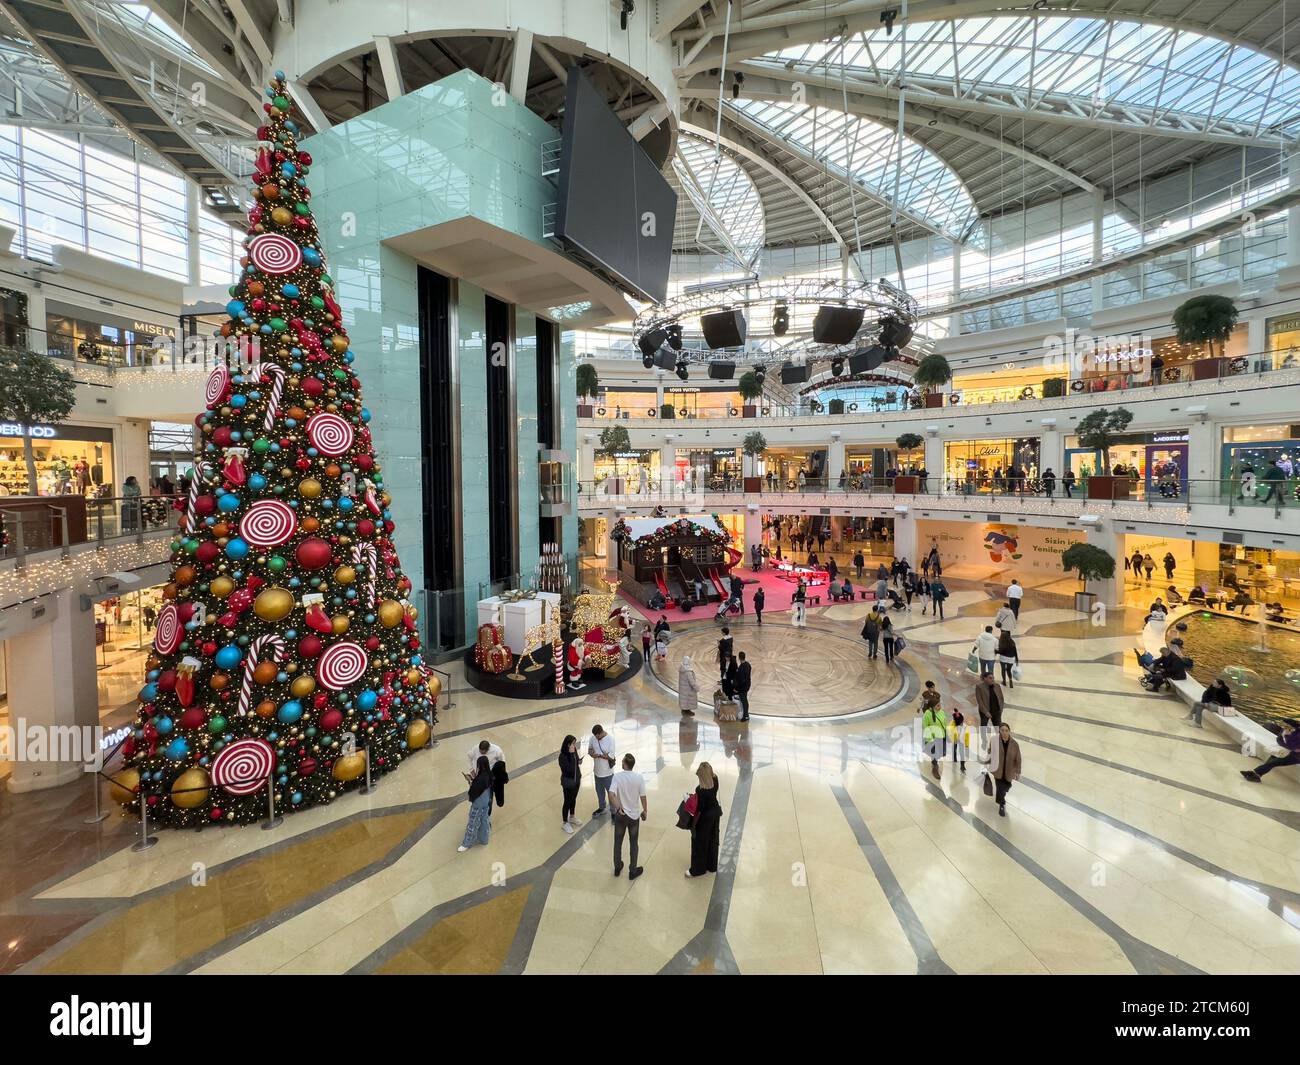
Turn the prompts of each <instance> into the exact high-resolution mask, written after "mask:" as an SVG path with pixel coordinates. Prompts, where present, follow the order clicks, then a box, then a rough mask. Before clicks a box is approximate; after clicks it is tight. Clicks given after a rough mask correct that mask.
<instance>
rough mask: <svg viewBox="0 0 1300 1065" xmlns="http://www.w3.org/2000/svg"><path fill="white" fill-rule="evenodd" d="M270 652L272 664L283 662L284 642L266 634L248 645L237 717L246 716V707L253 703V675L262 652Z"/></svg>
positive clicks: (277, 637)
mask: <svg viewBox="0 0 1300 1065" xmlns="http://www.w3.org/2000/svg"><path fill="white" fill-rule="evenodd" d="M268 648H269V650H270V656H269V657H270V660H271V661H272V662H283V661H284V640H282V639H281V638H280V637H279V636H275V635H272V634H267V635H265V636H259V637H257V639H255V640H254V641H253V642H252V643H250V644H249V645H248V654H246V655H245V656H244V680H243V683H242V684H241V685H240V686H239V716H240V717H246V716H247V715H248V707H249V705H250V704H251V703H252V701H253V674H254V673H255V672H256V671H257V666H258V663H259V662H260V661H261V659H262V652H263V651H265V650H267V649H268Z"/></svg>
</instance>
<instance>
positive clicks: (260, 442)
mask: <svg viewBox="0 0 1300 1065" xmlns="http://www.w3.org/2000/svg"><path fill="white" fill-rule="evenodd" d="M253 450H254V451H256V452H257V453H258V454H259V455H261V454H264V453H266V452H267V451H270V450H271V441H269V440H267V439H265V438H263V437H260V436H259V437H258V438H257V439H256V440H254V441H253Z"/></svg>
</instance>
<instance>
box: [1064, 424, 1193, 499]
mask: <svg viewBox="0 0 1300 1065" xmlns="http://www.w3.org/2000/svg"><path fill="white" fill-rule="evenodd" d="M1187 447H1188V444H1187V430H1186V429H1168V430H1161V431H1157V432H1153V433H1128V434H1125V435H1123V436H1117V437H1115V439H1114V441H1113V442H1112V443H1111V445H1110V464H1111V468H1110V470H1109V471H1108V472H1110V473H1112V474H1120V473H1128V475H1129V479H1130V482H1131V483H1132V485H1133V489H1132V495H1133V496H1134V497H1135V498H1145V496H1146V495H1152V496H1164V497H1169V498H1172V497H1177V496H1180V495H1182V494H1183V493H1184V492H1185V491H1186V489H1187ZM1101 467H1102V456H1101V452H1100V451H1098V450H1096V449H1094V448H1086V447H1080V446H1079V438H1078V437H1077V436H1068V437H1066V438H1065V468H1066V469H1067V470H1071V471H1072V472H1073V473H1074V476H1075V480H1076V482H1077V484H1078V490H1079V494H1081V495H1086V494H1087V487H1088V478H1089V477H1091V476H1092V475H1093V474H1094V473H1101V472H1103V471H1102V468H1101ZM1062 472H1063V471H1061V470H1057V471H1056V473H1057V476H1058V479H1059V477H1060V475H1061V474H1062Z"/></svg>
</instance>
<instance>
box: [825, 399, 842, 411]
mask: <svg viewBox="0 0 1300 1065" xmlns="http://www.w3.org/2000/svg"><path fill="white" fill-rule="evenodd" d="M826 413H827V414H843V413H844V400H842V399H833V400H831V401H830V403H829V404H827V407H826Z"/></svg>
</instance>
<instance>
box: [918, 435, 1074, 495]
mask: <svg viewBox="0 0 1300 1065" xmlns="http://www.w3.org/2000/svg"><path fill="white" fill-rule="evenodd" d="M1038 463H1039V438H1038V437H1036V436H1035V437H1019V438H1017V439H1015V440H954V441H950V442H948V443H945V444H944V446H943V466H944V475H945V477H946V479H947V481H948V483H949V486H950V487H952V488H956V487H958V486H962V488H963V490H964V491H966V492H969V493H974V492H995V493H1001V492H1015V491H1024V492H1037V491H1038V475H1039V473H1040V472H1041V470H1040V469H1039V465H1038ZM1057 472H1058V473H1059V471H1057Z"/></svg>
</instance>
